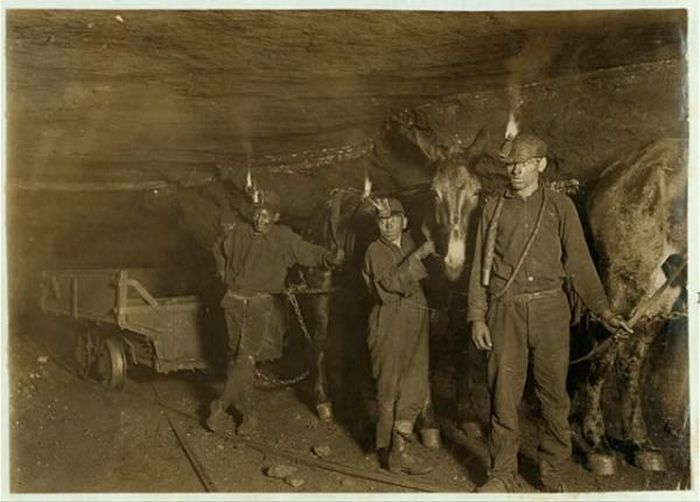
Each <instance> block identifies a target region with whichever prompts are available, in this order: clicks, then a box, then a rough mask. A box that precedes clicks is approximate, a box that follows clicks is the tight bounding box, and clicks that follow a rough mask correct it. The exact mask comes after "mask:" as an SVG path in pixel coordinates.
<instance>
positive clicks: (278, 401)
mask: <svg viewBox="0 0 700 502" xmlns="http://www.w3.org/2000/svg"><path fill="white" fill-rule="evenodd" d="M73 330H74V325H72V324H71V322H69V321H68V322H67V321H63V320H61V319H58V318H55V317H44V316H40V317H37V318H35V319H33V320H32V322H31V324H30V323H28V322H25V323H23V324H20V325H17V324H15V325H14V329H13V330H12V332H11V336H10V337H9V353H10V354H11V358H10V363H11V364H10V368H11V380H10V386H9V387H10V395H9V410H10V424H9V427H10V455H9V457H10V466H9V467H10V490H11V491H12V492H14V493H35V494H36V493H63V492H96V493H108V492H109V493H112V492H119V493H131V492H188V493H201V492H203V491H205V484H204V483H203V482H202V481H201V480H200V478H199V477H198V476H197V474H196V472H195V470H194V469H193V467H192V465H191V463H190V462H189V461H188V458H187V456H186V455H185V453H184V451H183V448H182V446H181V444H180V443H179V441H178V439H177V438H176V435H175V432H174V430H173V427H174V428H175V429H176V432H177V434H179V435H180V436H181V437H182V438H184V441H185V443H186V445H187V448H188V449H189V450H190V452H191V453H190V454H191V456H192V457H194V458H195V459H196V462H197V463H198V464H199V465H200V466H201V469H202V471H203V472H204V474H203V476H204V477H205V479H206V480H207V481H206V483H208V485H209V487H210V489H212V490H216V491H220V492H367V493H372V492H396V493H400V492H413V491H414V490H413V489H410V488H404V487H401V486H398V485H396V484H393V485H392V484H387V483H383V482H379V481H375V480H368V479H361V478H357V477H354V476H351V475H348V474H342V473H338V472H332V471H329V470H326V469H320V468H318V467H312V466H310V465H306V464H305V463H304V462H302V461H299V460H294V459H290V458H288V457H286V456H284V455H279V454H275V453H274V452H272V451H265V449H263V448H260V443H264V444H267V445H269V446H270V447H271V448H272V449H273V450H274V449H277V450H291V451H293V452H295V453H296V454H297V455H299V456H300V458H302V459H309V460H311V459H315V458H317V457H316V456H315V455H314V453H313V452H312V449H313V448H314V447H318V446H327V447H329V448H330V454H328V456H326V457H325V458H324V460H327V461H331V462H335V463H338V464H343V465H349V466H352V467H354V468H360V469H363V470H366V471H367V472H369V473H379V474H381V473H382V472H383V471H381V470H380V469H379V467H378V464H377V462H376V459H375V456H374V455H373V453H372V452H371V451H369V448H368V447H369V444H370V438H369V437H368V435H367V434H366V433H365V429H364V428H363V427H362V424H361V423H359V422H357V421H355V422H351V421H349V420H348V417H341V420H340V422H341V423H323V422H319V421H318V420H317V419H316V417H315V415H314V414H313V413H312V411H311V409H310V407H309V406H308V405H307V404H306V403H308V402H309V400H308V395H309V392H308V391H309V389H308V382H304V383H301V384H298V385H297V386H295V387H293V388H285V389H282V390H273V391H270V390H263V389H259V390H257V392H258V395H259V401H258V402H259V406H260V408H261V416H262V417H264V420H263V423H262V426H261V429H260V431H259V433H258V434H257V435H256V436H254V437H253V438H252V439H253V441H254V443H253V444H251V443H245V442H241V441H236V440H231V439H227V438H224V437H221V436H217V435H214V434H212V433H210V432H208V431H206V430H205V429H204V428H203V427H202V426H201V424H200V423H199V420H200V419H199V418H198V417H201V414H202V412H203V410H204V409H205V406H206V404H207V403H208V402H209V401H210V399H212V397H213V396H214V394H215V393H216V392H218V390H219V389H220V386H221V383H222V382H221V379H220V377H219V376H217V375H206V374H203V373H196V374H195V373H180V374H171V375H158V374H156V373H154V372H152V371H150V370H147V369H143V368H140V369H139V368H137V369H136V370H135V371H132V372H131V373H130V379H129V380H128V381H127V383H126V386H125V388H124V389H123V390H122V391H105V390H103V389H102V388H101V387H100V386H99V385H97V384H94V383H90V382H86V381H83V380H80V379H78V378H77V377H75V376H74V375H73V374H71V373H70V372H69V371H68V369H69V365H70V363H71V351H72V343H73ZM441 378H443V377H441V376H440V375H439V374H436V375H435V377H434V382H435V383H436V385H435V391H436V393H438V394H439V393H440V392H441V390H440V388H441V385H440V381H441ZM443 380H444V378H443ZM443 383H444V382H443ZM477 394H478V396H477V401H478V402H479V403H480V406H481V409H484V408H483V405H485V402H484V399H485V396H484V395H483V393H477ZM156 395H157V396H158V397H159V398H160V400H161V402H162V403H164V404H165V405H166V407H165V408H164V407H160V406H158V404H157V403H156V401H155V396H156ZM437 398H438V399H439V396H437ZM530 413H531V408H530V407H529V406H526V407H524V414H525V415H526V416H527V417H528V418H526V420H525V422H524V429H525V431H526V437H525V440H524V444H523V448H522V450H523V451H522V458H521V471H522V474H523V478H524V480H525V485H524V490H525V491H535V489H534V488H533V484H534V482H535V467H534V466H535V463H534V461H533V458H534V455H535V451H534V440H535V431H534V428H533V425H532V422H531V420H530V419H529V415H530ZM168 420H170V421H171V422H172V425H173V427H171V426H170V425H169V422H168ZM442 423H443V439H444V448H443V449H440V450H431V451H428V450H426V451H425V454H426V456H427V457H428V458H429V459H430V460H431V462H432V463H433V465H434V466H435V470H434V471H433V472H432V473H431V474H428V475H426V476H422V477H420V481H421V482H423V483H428V484H430V485H433V487H434V488H435V489H437V490H439V491H442V492H464V493H466V492H470V491H471V490H472V488H473V487H474V485H475V483H476V484H478V483H481V482H482V481H483V480H484V476H485V471H484V465H485V461H486V456H485V455H486V450H485V444H484V443H483V442H482V441H481V440H469V439H467V438H466V437H465V436H464V435H463V434H462V433H461V432H459V431H458V430H457V429H455V427H454V426H453V425H452V424H451V422H450V421H449V420H443V421H442ZM613 434H614V432H613ZM657 440H658V441H659V444H660V445H661V446H662V448H664V451H665V452H666V454H667V459H668V461H669V465H670V469H669V471H668V472H666V473H645V472H642V471H641V470H639V469H636V468H634V467H631V466H630V465H629V464H627V463H625V462H624V459H623V455H622V454H620V455H619V458H618V462H619V474H618V475H616V476H613V477H608V478H603V477H596V476H594V475H593V474H591V473H590V472H588V471H587V470H586V469H585V468H584V467H583V466H582V458H581V457H580V455H575V457H574V462H572V463H571V465H570V466H569V467H568V472H569V479H568V486H569V487H570V490H571V491H576V492H590V491H617V490H674V489H677V488H678V487H679V486H680V484H681V483H682V477H683V472H684V470H683V469H682V466H683V465H685V464H684V462H685V461H686V459H687V451H686V450H684V449H683V448H680V449H679V448H678V445H679V443H678V439H677V438H674V437H673V436H671V435H669V434H664V433H663V432H659V434H657ZM279 464H284V465H289V466H292V467H295V468H296V472H295V473H294V474H293V478H295V479H298V480H300V481H301V484H300V485H299V486H297V487H294V486H291V485H290V484H288V483H287V482H285V481H284V480H282V479H276V478H272V477H269V476H267V475H266V472H267V469H268V468H269V467H271V466H275V465H279ZM393 479H394V480H397V481H398V482H399V483H401V480H402V479H404V480H406V479H407V478H405V477H404V478H402V477H395V476H394V477H393ZM415 480H416V478H411V479H410V481H415ZM290 482H291V481H290Z"/></svg>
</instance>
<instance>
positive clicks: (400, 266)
mask: <svg viewBox="0 0 700 502" xmlns="http://www.w3.org/2000/svg"><path fill="white" fill-rule="evenodd" d="M392 261H393V260H392V257H391V256H390V255H388V254H385V253H382V252H381V250H380V249H377V248H376V247H375V246H370V247H369V248H368V249H367V252H366V253H365V260H364V266H363V268H362V276H363V278H364V279H365V283H366V284H367V287H368V288H369V290H370V292H371V293H372V294H373V295H374V296H375V297H376V298H378V299H379V300H380V302H381V303H384V304H387V303H391V302H395V301H398V300H399V299H400V298H404V297H406V296H409V295H410V294H412V293H413V292H415V290H416V287H420V286H418V281H420V280H421V279H424V278H425V277H427V275H428V274H427V271H426V270H425V267H424V266H423V263H422V262H421V261H420V259H418V257H416V255H415V254H414V253H412V252H411V253H409V254H408V255H407V256H406V257H405V258H404V259H403V260H402V261H401V262H399V263H397V264H393V263H392Z"/></svg>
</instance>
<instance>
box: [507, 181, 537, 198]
mask: <svg viewBox="0 0 700 502" xmlns="http://www.w3.org/2000/svg"><path fill="white" fill-rule="evenodd" d="M542 190H544V185H543V184H542V183H539V185H538V187H537V189H535V191H534V192H532V193H531V194H530V195H528V196H526V197H521V196H519V195H518V194H516V193H515V192H513V191H511V189H510V188H506V189H505V191H504V192H503V196H504V197H505V198H506V199H521V200H528V199H532V198H534V196H535V195H538V194H540V193H542Z"/></svg>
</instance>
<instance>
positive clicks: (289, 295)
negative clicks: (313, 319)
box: [255, 287, 330, 387]
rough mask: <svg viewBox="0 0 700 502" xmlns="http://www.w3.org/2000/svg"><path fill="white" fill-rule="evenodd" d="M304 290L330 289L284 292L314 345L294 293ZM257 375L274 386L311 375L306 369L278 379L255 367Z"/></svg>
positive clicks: (317, 291) (311, 292)
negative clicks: (294, 374)
mask: <svg viewBox="0 0 700 502" xmlns="http://www.w3.org/2000/svg"><path fill="white" fill-rule="evenodd" d="M297 289H298V290H300V291H301V290H303V292H304V293H309V294H314V293H328V292H329V291H330V290H327V289H324V290H321V289H319V290H310V289H309V288H305V287H300V288H288V289H287V290H286V291H285V292H284V294H285V296H286V297H287V300H288V301H289V303H290V304H291V305H292V308H293V309H294V313H295V314H296V317H297V321H298V322H299V326H300V327H301V331H302V333H303V334H304V338H306V341H308V342H309V343H310V344H311V345H313V343H314V341H313V339H312V338H311V334H310V333H309V329H308V328H307V327H306V321H304V316H303V314H302V312H301V307H300V306H299V300H297V297H296V296H295V294H294V291H295V290H297ZM255 376H257V377H258V378H260V379H261V380H263V381H265V382H267V383H268V384H270V385H271V386H272V387H288V386H290V385H296V384H297V383H299V382H301V381H302V380H304V379H306V378H307V377H308V376H309V370H308V369H307V370H304V371H303V372H302V373H301V374H299V375H297V376H295V377H292V378H288V379H286V380H283V379H278V378H275V377H273V376H272V375H268V374H265V373H263V372H262V371H260V370H259V369H258V368H255Z"/></svg>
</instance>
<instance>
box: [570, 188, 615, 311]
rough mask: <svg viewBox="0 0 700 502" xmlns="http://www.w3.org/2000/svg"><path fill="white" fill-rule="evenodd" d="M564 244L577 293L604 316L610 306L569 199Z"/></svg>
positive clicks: (586, 303) (572, 204)
mask: <svg viewBox="0 0 700 502" xmlns="http://www.w3.org/2000/svg"><path fill="white" fill-rule="evenodd" d="M561 241H562V249H563V257H562V259H563V264H564V270H565V271H566V274H567V275H568V276H569V279H570V280H571V285H572V286H573V288H574V291H576V293H577V294H578V295H579V296H580V297H581V300H583V303H584V304H585V305H586V307H588V308H589V309H590V310H592V311H593V312H594V313H595V314H597V315H601V314H602V313H603V312H605V311H606V310H609V309H610V304H609V302H608V297H607V295H606V294H605V289H604V288H603V284H602V283H601V281H600V276H599V275H598V271H597V270H596V268H595V265H594V263H593V259H592V258H591V253H590V251H589V250H588V245H587V244H586V239H585V237H584V234H583V227H582V226H581V220H580V219H579V217H578V212H577V211H576V206H574V203H573V202H572V201H571V199H569V198H568V197H567V198H565V199H564V203H563V204H562V221H561Z"/></svg>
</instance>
